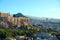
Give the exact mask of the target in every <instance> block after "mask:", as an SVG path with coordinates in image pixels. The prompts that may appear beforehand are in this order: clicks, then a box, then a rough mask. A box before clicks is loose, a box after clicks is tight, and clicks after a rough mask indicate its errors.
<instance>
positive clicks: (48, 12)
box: [0, 0, 60, 19]
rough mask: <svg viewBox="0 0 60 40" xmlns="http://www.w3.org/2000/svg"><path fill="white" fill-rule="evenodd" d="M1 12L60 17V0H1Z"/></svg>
mask: <svg viewBox="0 0 60 40" xmlns="http://www.w3.org/2000/svg"><path fill="white" fill-rule="evenodd" d="M0 12H10V13H11V14H16V13H17V12H21V13H22V14H24V15H29V16H36V17H50V18H59V19H60V0H0Z"/></svg>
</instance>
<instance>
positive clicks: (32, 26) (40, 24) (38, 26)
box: [0, 12, 60, 40]
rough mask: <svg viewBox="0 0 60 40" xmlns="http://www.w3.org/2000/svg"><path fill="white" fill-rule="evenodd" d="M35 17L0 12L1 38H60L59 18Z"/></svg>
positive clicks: (5, 39)
mask: <svg viewBox="0 0 60 40" xmlns="http://www.w3.org/2000/svg"><path fill="white" fill-rule="evenodd" d="M52 20H53V19H48V18H46V19H43V20H41V19H35V18H31V17H27V16H24V15H23V14H22V13H17V14H13V16H11V15H10V13H4V12H0V39H1V40H59V39H60V23H59V22H58V21H56V20H59V19H54V20H55V22H54V21H52Z"/></svg>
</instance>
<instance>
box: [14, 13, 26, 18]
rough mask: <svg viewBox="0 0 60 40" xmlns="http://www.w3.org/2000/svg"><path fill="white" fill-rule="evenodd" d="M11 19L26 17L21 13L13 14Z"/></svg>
mask: <svg viewBox="0 0 60 40" xmlns="http://www.w3.org/2000/svg"><path fill="white" fill-rule="evenodd" d="M13 17H26V16H24V15H23V14H22V13H17V14H13Z"/></svg>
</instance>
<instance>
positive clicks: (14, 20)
mask: <svg viewBox="0 0 60 40" xmlns="http://www.w3.org/2000/svg"><path fill="white" fill-rule="evenodd" d="M0 17H6V21H9V22H11V23H12V24H13V25H16V24H18V25H20V24H22V23H23V24H25V25H26V24H27V23H28V22H29V18H24V17H12V16H11V15H10V13H3V12H0ZM4 20H5V19H4Z"/></svg>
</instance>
